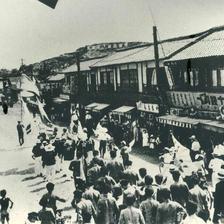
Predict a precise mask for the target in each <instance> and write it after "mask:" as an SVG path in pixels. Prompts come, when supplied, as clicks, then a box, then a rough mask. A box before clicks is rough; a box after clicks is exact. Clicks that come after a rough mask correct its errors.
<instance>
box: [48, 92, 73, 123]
mask: <svg viewBox="0 0 224 224" xmlns="http://www.w3.org/2000/svg"><path fill="white" fill-rule="evenodd" d="M70 107H71V106H70V98H69V95H65V94H60V96H59V97H56V98H53V99H52V103H51V106H50V107H49V106H48V105H46V108H47V112H48V114H49V116H50V119H51V120H52V121H55V122H63V123H66V124H67V123H69V122H70V117H71V114H70V113H71V112H70V109H71V108H70Z"/></svg>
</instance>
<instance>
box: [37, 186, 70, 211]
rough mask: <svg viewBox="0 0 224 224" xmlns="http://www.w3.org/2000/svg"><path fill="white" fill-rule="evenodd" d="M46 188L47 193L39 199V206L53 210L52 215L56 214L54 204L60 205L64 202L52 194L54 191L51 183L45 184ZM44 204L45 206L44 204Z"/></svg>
mask: <svg viewBox="0 0 224 224" xmlns="http://www.w3.org/2000/svg"><path fill="white" fill-rule="evenodd" d="M46 188H47V193H46V194H44V195H43V196H42V197H41V199H40V201H39V204H40V206H45V207H47V208H51V209H53V211H54V214H56V212H57V206H56V202H57V201H60V202H62V203H65V202H66V200H65V199H63V198H60V197H58V196H56V195H54V194H53V191H54V184H53V183H51V182H49V183H47V185H46ZM46 202H47V204H45V203H46Z"/></svg>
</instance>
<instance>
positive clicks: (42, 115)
mask: <svg viewBox="0 0 224 224" xmlns="http://www.w3.org/2000/svg"><path fill="white" fill-rule="evenodd" d="M37 104H38V109H39V111H40V116H41V119H42V121H43V122H45V121H47V122H48V123H50V124H51V123H52V122H51V120H50V119H49V117H48V116H47V113H46V112H45V110H44V107H43V104H42V103H41V102H40V100H39V99H38V98H37Z"/></svg>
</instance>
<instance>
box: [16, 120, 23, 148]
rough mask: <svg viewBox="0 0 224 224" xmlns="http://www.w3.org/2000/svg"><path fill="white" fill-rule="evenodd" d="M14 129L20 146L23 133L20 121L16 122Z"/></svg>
mask: <svg viewBox="0 0 224 224" xmlns="http://www.w3.org/2000/svg"><path fill="white" fill-rule="evenodd" d="M16 128H17V133H18V138H19V144H20V146H21V145H23V144H24V131H23V129H24V125H23V124H22V123H21V121H18V123H17V126H16Z"/></svg>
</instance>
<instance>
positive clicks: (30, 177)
mask: <svg viewBox="0 0 224 224" xmlns="http://www.w3.org/2000/svg"><path fill="white" fill-rule="evenodd" d="M37 178H38V176H29V177H25V178H24V179H22V182H25V181H29V180H35V179H37Z"/></svg>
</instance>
